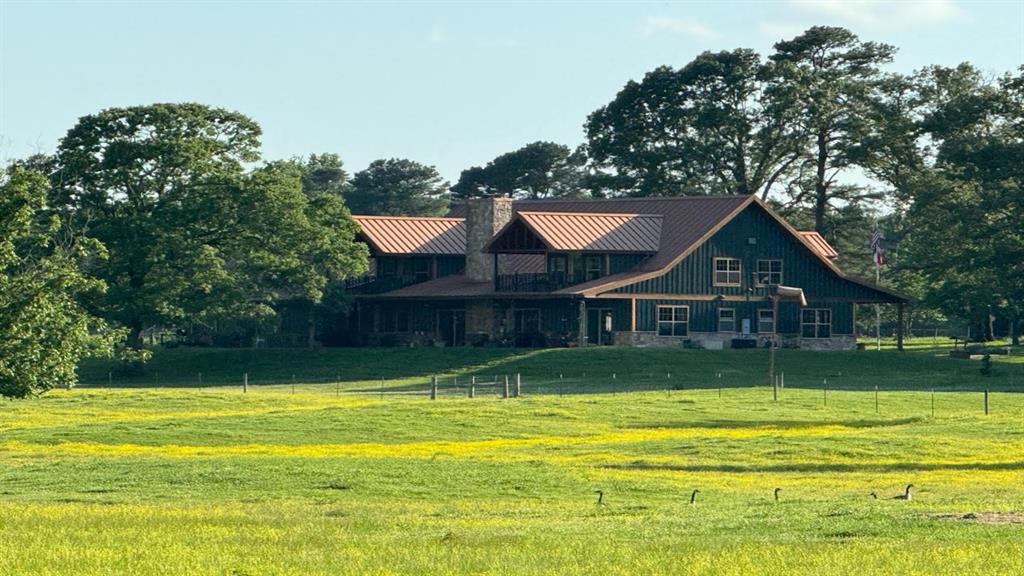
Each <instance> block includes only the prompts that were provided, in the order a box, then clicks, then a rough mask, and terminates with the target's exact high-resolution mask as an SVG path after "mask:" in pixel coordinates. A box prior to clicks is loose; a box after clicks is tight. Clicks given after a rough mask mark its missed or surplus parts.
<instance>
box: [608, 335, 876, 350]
mask: <svg viewBox="0 0 1024 576" xmlns="http://www.w3.org/2000/svg"><path fill="white" fill-rule="evenodd" d="M740 337H741V336H739V335H737V334H726V333H721V332H691V333H690V335H689V336H658V334H657V333H655V332H615V333H614V334H613V335H612V342H613V343H614V344H615V345H616V346H632V347H634V348H681V347H682V346H684V345H685V343H686V342H692V343H693V346H695V347H699V348H712V347H716V348H717V347H718V346H721V347H722V348H731V347H732V341H733V339H734V338H740ZM753 338H756V340H757V343H758V344H757V346H758V347H759V348H761V347H764V341H763V339H762V338H758V337H757V335H754V336H753ZM782 347H783V348H801V349H804V350H856V349H857V339H856V338H855V337H853V336H847V335H836V336H833V337H831V338H822V339H817V338H813V339H812V338H800V337H799V336H796V335H783V336H782Z"/></svg>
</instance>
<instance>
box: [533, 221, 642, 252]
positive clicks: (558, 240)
mask: <svg viewBox="0 0 1024 576" xmlns="http://www.w3.org/2000/svg"><path fill="white" fill-rule="evenodd" d="M518 216H519V218H520V219H521V220H522V221H523V222H524V223H526V225H527V226H528V227H529V228H530V229H531V230H533V231H534V232H535V233H537V235H538V236H540V238H541V240H543V241H544V243H545V244H546V245H547V246H548V248H549V249H551V250H555V251H567V252H577V251H578V252H587V251H593V252H651V253H653V252H657V251H658V246H659V243H660V240H661V219H662V217H661V215H660V214H615V213H599V214H588V213H583V212H527V211H520V212H519V213H518Z"/></svg>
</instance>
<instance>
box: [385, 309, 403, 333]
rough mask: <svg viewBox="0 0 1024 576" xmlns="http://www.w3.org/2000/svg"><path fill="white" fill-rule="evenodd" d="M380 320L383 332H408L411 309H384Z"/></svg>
mask: <svg viewBox="0 0 1024 576" xmlns="http://www.w3.org/2000/svg"><path fill="white" fill-rule="evenodd" d="M380 322H381V332H408V331H409V311H408V310H402V309H390V310H387V309H385V310H382V311H381V313H380Z"/></svg>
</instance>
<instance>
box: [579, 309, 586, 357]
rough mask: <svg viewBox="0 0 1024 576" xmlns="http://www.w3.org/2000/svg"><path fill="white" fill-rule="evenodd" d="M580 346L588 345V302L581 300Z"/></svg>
mask: <svg viewBox="0 0 1024 576" xmlns="http://www.w3.org/2000/svg"><path fill="white" fill-rule="evenodd" d="M579 327H580V335H579V339H580V346H586V345H587V301H586V300H584V299H582V298H580V320H579Z"/></svg>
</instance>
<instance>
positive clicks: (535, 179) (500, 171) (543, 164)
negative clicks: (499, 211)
mask: <svg viewBox="0 0 1024 576" xmlns="http://www.w3.org/2000/svg"><path fill="white" fill-rule="evenodd" d="M585 162H586V159H585V158H584V156H583V154H582V153H573V152H572V151H571V150H570V149H569V147H568V146H565V145H562V144H555V143H554V142H532V143H530V144H527V145H526V146H523V147H522V148H519V149H518V150H515V151H513V152H508V153H506V154H502V155H501V156H498V157H497V158H495V159H494V160H491V161H490V162H488V163H487V165H486V166H484V167H482V168H481V167H478V166H474V167H472V168H469V169H467V170H463V171H462V175H461V176H460V177H459V181H458V182H457V183H455V185H454V186H452V188H451V192H452V194H453V195H454V196H455V197H456V198H478V197H482V196H507V197H509V198H557V197H566V196H570V197H577V196H580V195H582V194H583V192H584V190H583V187H582V180H583V177H584V173H583V165H584V164H585Z"/></svg>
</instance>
